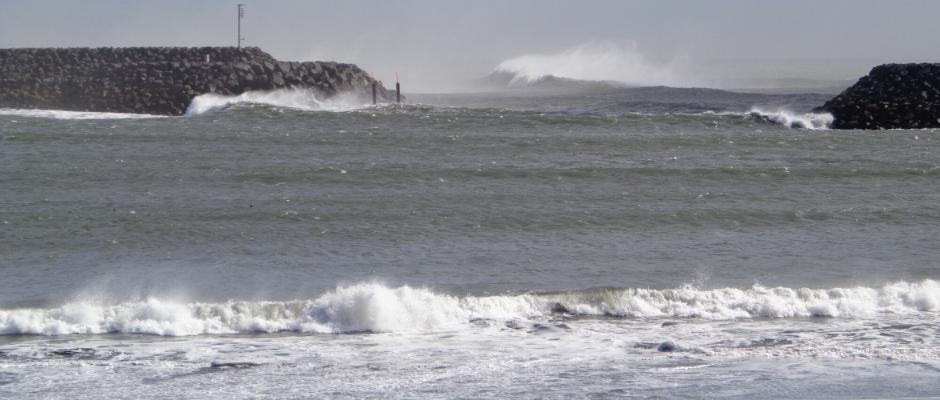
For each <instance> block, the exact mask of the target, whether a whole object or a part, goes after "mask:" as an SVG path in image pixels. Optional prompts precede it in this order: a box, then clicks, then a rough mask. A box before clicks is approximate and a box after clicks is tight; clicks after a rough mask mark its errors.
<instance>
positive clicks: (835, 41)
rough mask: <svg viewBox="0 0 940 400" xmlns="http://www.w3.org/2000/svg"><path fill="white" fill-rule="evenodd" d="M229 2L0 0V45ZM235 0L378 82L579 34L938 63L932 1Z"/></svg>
mask: <svg viewBox="0 0 940 400" xmlns="http://www.w3.org/2000/svg"><path fill="white" fill-rule="evenodd" d="M237 3H238V2H237V1H222V0H161V1H117V0H101V1H95V0H85V1H77V0H28V1H27V0H22V1H20V0H0V47H47V46H62V47H64V46H204V45H212V46H225V45H233V44H234V42H235V5H236V4H237ZM242 3H245V4H246V18H245V19H244V21H243V31H244V36H245V38H246V39H247V40H246V45H251V46H260V47H261V48H262V49H264V50H266V51H268V52H269V53H271V54H272V55H274V56H275V57H277V58H279V59H284V60H298V61H305V60H336V61H344V62H352V63H357V64H359V65H360V66H361V67H363V68H365V69H367V70H369V71H371V72H373V73H375V74H376V76H377V77H379V78H381V79H384V80H385V81H386V82H388V81H392V80H394V74H395V72H399V73H400V74H401V76H402V81H403V83H404V84H410V85H411V86H410V87H412V88H414V87H417V88H420V89H421V90H433V89H434V88H435V87H438V86H442V85H445V84H447V83H449V82H456V81H465V80H468V79H470V78H474V77H479V76H482V75H486V74H487V73H489V72H490V71H492V70H493V68H494V67H496V66H497V65H499V64H500V63H501V62H503V61H504V60H507V59H512V58H515V57H518V56H522V55H526V54H541V55H545V56H551V55H553V54H554V55H558V54H570V52H571V49H577V48H579V46H582V47H583V46H585V45H586V44H587V45H588V46H594V48H595V49H596V48H598V47H600V48H605V49H611V48H613V49H621V51H623V52H626V53H628V54H626V55H623V54H621V55H619V56H617V57H619V58H617V57H614V58H615V59H617V60H619V61H618V62H620V64H616V63H614V64H612V66H610V68H607V69H608V70H610V69H615V68H619V67H618V66H619V65H622V64H631V63H641V64H643V65H645V67H643V68H639V69H636V71H635V72H636V73H637V74H641V75H651V76H652V75H657V74H650V73H648V72H649V71H651V69H655V68H657V67H660V66H662V67H663V68H669V69H670V71H671V73H673V74H674V75H688V76H695V77H696V79H699V78H704V77H709V78H722V79H726V78H735V77H763V78H791V77H797V78H819V79H854V78H857V76H858V75H860V74H862V73H864V72H867V70H868V69H870V68H871V67H872V66H873V65H875V64H878V63H882V62H891V61H895V62H910V61H940V23H938V22H937V19H938V18H940V1H936V0H923V1H915V0H910V1H904V0H892V1H887V0H886V1H871V0H836V1H825V0H815V1H804V0H796V1H781V0H776V1H763V0H725V1H719V0H714V1H704V0H700V1H693V0H687V1H680V0H673V1H670V0H649V1H639V0H638V1H629V0H620V1H615V0H595V1H591V0H581V1H551V0H542V1H534V0H502V1H488V0H474V1H462V2H456V1H443V0H439V1H430V0H401V1H390V0H386V1H365V0H353V1H350V0H331V1H315V0H307V1H301V0H265V1H260V0H243V1H242ZM566 51H568V53H565V52H566ZM592 57H593V58H592ZM609 58H610V57H606V56H599V55H597V54H594V55H593V56H588V57H587V58H586V59H584V60H581V62H584V63H587V64H591V65H593V64H596V63H600V62H605V60H609ZM524 60H533V59H524ZM534 60H541V62H557V61H558V59H557V58H551V57H548V58H544V57H543V58H536V59H534ZM568 61H571V60H568ZM631 65H632V64H631ZM644 71H645V72H646V73H644ZM582 72H583V73H585V74H589V73H592V71H590V70H588V71H582ZM657 76H658V75H657ZM642 78H643V77H637V79H639V80H641V81H642Z"/></svg>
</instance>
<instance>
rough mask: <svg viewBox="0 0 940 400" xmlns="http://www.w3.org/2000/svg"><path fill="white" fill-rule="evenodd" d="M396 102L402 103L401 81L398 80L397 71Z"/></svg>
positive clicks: (396, 74)
mask: <svg viewBox="0 0 940 400" xmlns="http://www.w3.org/2000/svg"><path fill="white" fill-rule="evenodd" d="M395 102H396V103H401V83H400V82H398V73H397V72H396V73H395Z"/></svg>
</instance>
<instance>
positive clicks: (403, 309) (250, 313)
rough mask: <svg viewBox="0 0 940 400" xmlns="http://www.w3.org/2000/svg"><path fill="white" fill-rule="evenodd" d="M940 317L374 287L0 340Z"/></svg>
mask: <svg viewBox="0 0 940 400" xmlns="http://www.w3.org/2000/svg"><path fill="white" fill-rule="evenodd" d="M936 311H940V284H938V282H936V281H933V280H924V281H921V282H914V283H908V282H903V281H902V282H895V283H891V284H887V285H884V286H882V287H855V288H832V289H807V288H800V289H792V288H785V287H776V288H768V287H763V286H760V285H755V286H753V287H751V288H750V289H736V288H723V289H714V290H700V289H696V288H694V287H691V286H684V287H681V288H678V289H667V290H654V289H590V290H581V291H570V292H560V293H545V294H522V295H515V296H508V295H507V296H484V297H474V296H469V297H463V298H458V297H456V296H451V295H446V294H440V293H435V292H433V291H431V290H428V289H425V288H412V287H409V286H401V287H396V288H391V287H387V286H384V285H381V284H377V283H363V284H357V285H351V286H341V287H338V288H336V289H335V290H333V291H330V292H328V293H325V294H324V295H322V296H320V297H318V298H316V299H314V300H295V301H283V302H277V301H259V302H248V301H228V302H223V303H190V304H183V303H174V302H168V301H163V300H160V299H155V298H151V299H146V300H143V301H137V302H125V303H120V304H113V305H102V304H96V303H90V302H72V303H68V304H65V305H62V306H60V307H55V308H49V309H9V310H0V334H3V335H19V334H33V335H66V334H101V333H115V332H121V333H143V334H154V335H168V336H185V335H201V334H228V333H240V332H278V331H296V332H316V333H348V332H422V331H439V330H445V329H460V328H461V327H466V326H469V325H470V322H471V321H473V320H476V319H490V320H504V321H509V320H532V319H544V318H549V317H550V316H551V315H552V314H557V313H566V314H572V315H587V316H616V317H629V318H659V317H666V318H669V317H685V318H704V319H715V320H726V319H741V318H797V317H842V318H855V317H873V316H877V315H878V314H913V313H919V312H936Z"/></svg>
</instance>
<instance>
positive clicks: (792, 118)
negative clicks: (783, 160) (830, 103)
mask: <svg viewBox="0 0 940 400" xmlns="http://www.w3.org/2000/svg"><path fill="white" fill-rule="evenodd" d="M747 115H748V116H749V117H751V118H754V119H757V120H760V121H764V122H769V123H772V124H777V125H783V126H786V127H788V128H795V129H829V127H830V126H832V121H833V120H834V117H833V116H832V114H829V113H803V114H800V113H794V112H791V111H786V110H777V111H764V110H761V109H759V108H752V109H751V111H749V112H748V113H747Z"/></svg>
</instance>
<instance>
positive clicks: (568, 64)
mask: <svg viewBox="0 0 940 400" xmlns="http://www.w3.org/2000/svg"><path fill="white" fill-rule="evenodd" d="M494 72H500V73H509V74H512V75H513V78H512V80H511V82H510V85H516V84H530V83H534V82H538V81H539V80H541V79H543V78H546V77H549V76H555V77H560V78H570V79H578V80H588V81H615V82H621V83H625V84H629V85H647V86H649V85H667V86H694V83H693V82H691V81H690V80H689V79H686V78H684V77H682V76H681V75H680V74H679V73H678V72H677V64H676V62H675V61H672V62H670V63H668V64H663V65H659V64H655V63H653V62H651V61H649V60H648V59H647V58H646V57H645V56H644V55H643V54H641V53H640V52H639V51H638V50H637V48H636V45H634V44H629V43H628V44H619V43H613V42H602V41H593V42H588V43H585V44H582V45H580V46H577V47H574V48H570V49H567V50H565V51H562V52H559V53H553V54H525V55H521V56H518V57H514V58H511V59H508V60H505V61H503V62H501V63H500V64H499V65H498V66H497V67H496V68H495V70H494Z"/></svg>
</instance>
